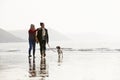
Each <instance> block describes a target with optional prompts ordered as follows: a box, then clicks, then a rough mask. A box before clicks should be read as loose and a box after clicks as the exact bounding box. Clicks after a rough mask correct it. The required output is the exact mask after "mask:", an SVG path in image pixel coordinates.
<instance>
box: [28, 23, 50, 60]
mask: <svg viewBox="0 0 120 80" xmlns="http://www.w3.org/2000/svg"><path fill="white" fill-rule="evenodd" d="M28 34H29V51H28V52H29V56H28V57H31V56H32V55H31V52H32V51H33V52H32V53H33V58H35V44H36V43H39V45H40V54H41V57H45V56H46V53H45V51H46V43H47V44H48V42H49V36H48V30H47V29H46V28H45V24H44V23H42V22H41V23H40V28H37V29H35V25H34V24H31V25H30V29H29V31H28Z"/></svg>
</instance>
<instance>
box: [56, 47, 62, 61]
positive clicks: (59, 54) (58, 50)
mask: <svg viewBox="0 0 120 80" xmlns="http://www.w3.org/2000/svg"><path fill="white" fill-rule="evenodd" d="M56 49H57V52H58V62H59V63H60V62H62V60H63V51H62V49H61V47H60V46H56Z"/></svg>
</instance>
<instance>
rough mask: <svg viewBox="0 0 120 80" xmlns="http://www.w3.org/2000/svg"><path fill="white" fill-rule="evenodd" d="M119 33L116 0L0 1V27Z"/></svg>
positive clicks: (118, 1) (119, 14)
mask: <svg viewBox="0 0 120 80" xmlns="http://www.w3.org/2000/svg"><path fill="white" fill-rule="evenodd" d="M40 22H44V23H45V27H46V28H52V29H55V30H57V31H59V32H63V33H75V34H78V33H81V32H93V33H101V34H111V35H120V28H119V27H120V0H0V28H2V29H5V30H23V29H26V30H27V29H29V27H30V24H35V27H36V28H38V27H39V23H40Z"/></svg>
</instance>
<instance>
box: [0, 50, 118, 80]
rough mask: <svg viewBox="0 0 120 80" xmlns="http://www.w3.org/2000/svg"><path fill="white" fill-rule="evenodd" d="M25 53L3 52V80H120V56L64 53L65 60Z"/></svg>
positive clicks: (0, 64)
mask: <svg viewBox="0 0 120 80" xmlns="http://www.w3.org/2000/svg"><path fill="white" fill-rule="evenodd" d="M58 61H60V60H58V55H57V53H54V52H52V51H47V56H46V58H42V59H41V58H40V55H39V51H37V52H36V58H35V59H33V58H28V54H27V53H24V52H8V53H6V52H2V53H0V80H120V53H81V52H71V51H69V52H64V56H63V61H62V62H58Z"/></svg>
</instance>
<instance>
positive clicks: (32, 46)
mask: <svg viewBox="0 0 120 80" xmlns="http://www.w3.org/2000/svg"><path fill="white" fill-rule="evenodd" d="M32 49H33V56H35V40H29V56H31V51H32Z"/></svg>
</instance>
